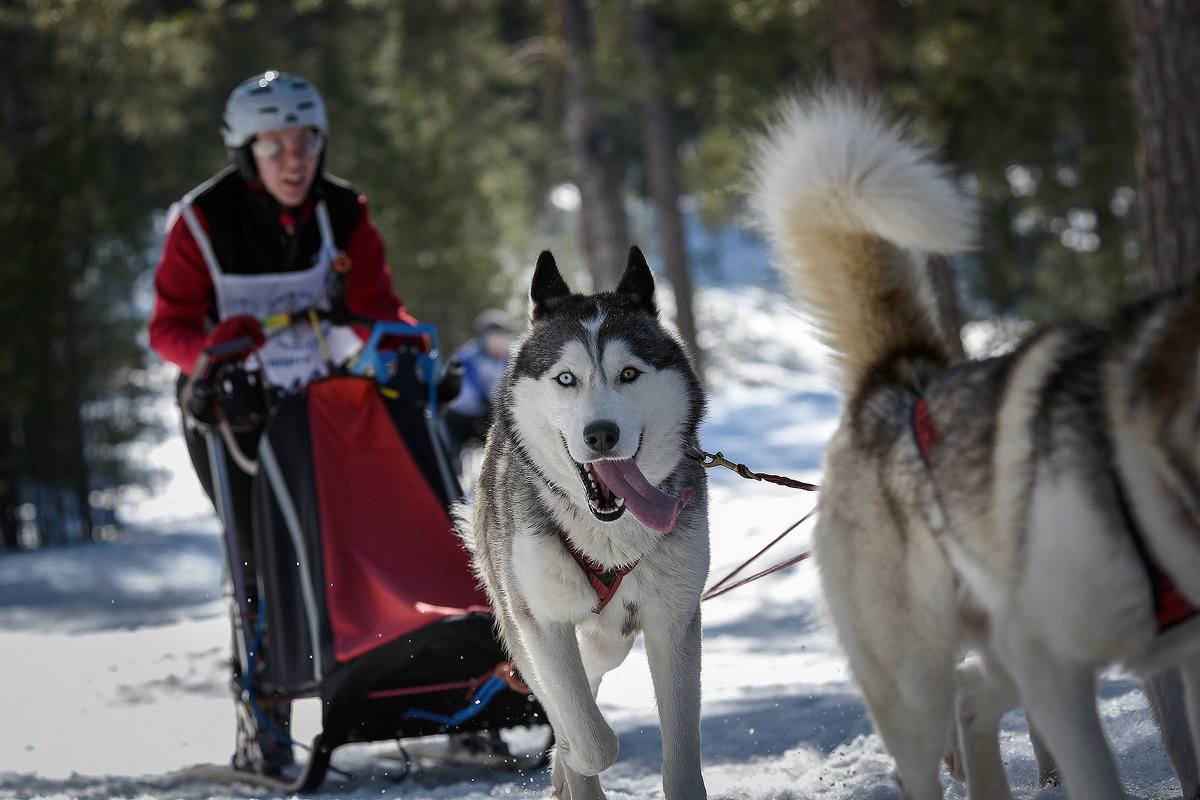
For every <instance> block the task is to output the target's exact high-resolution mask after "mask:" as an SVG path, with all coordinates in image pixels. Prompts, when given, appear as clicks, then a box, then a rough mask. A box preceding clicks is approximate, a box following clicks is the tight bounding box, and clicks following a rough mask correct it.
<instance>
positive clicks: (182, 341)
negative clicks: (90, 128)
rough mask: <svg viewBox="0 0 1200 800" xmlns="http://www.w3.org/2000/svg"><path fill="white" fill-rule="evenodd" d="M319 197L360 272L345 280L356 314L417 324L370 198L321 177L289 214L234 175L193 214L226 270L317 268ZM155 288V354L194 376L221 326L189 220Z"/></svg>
mask: <svg viewBox="0 0 1200 800" xmlns="http://www.w3.org/2000/svg"><path fill="white" fill-rule="evenodd" d="M318 194H319V195H320V196H322V197H324V199H325V202H326V206H327V208H328V209H329V212H330V219H331V222H332V224H333V229H334V239H335V242H336V244H337V246H338V248H339V249H340V250H343V251H344V252H345V253H346V255H347V256H349V258H350V259H351V263H352V265H353V268H352V269H351V271H350V273H349V275H348V276H347V278H346V305H347V307H348V308H349V310H350V311H351V312H352V313H355V314H361V315H363V316H366V317H369V318H371V319H379V320H394V319H400V320H402V321H405V322H409V323H413V322H415V320H414V319H413V318H412V317H411V316H409V315H408V313H407V312H406V311H405V309H404V303H403V301H402V300H401V299H400V297H399V296H397V295H396V293H395V292H394V290H393V289H392V277H391V271H390V270H389V269H388V266H387V263H386V261H385V256H384V247H383V240H382V238H381V237H380V235H379V231H378V230H377V229H376V228H375V226H374V225H373V224H372V223H371V220H370V219H369V217H368V215H367V201H366V198H365V197H363V196H362V195H361V194H359V193H358V192H357V190H355V189H354V188H353V187H351V186H349V185H348V184H346V183H345V182H343V181H340V180H338V179H336V178H331V177H329V176H325V175H320V176H318V177H317V180H316V183H315V184H314V187H313V192H312V194H310V199H309V201H308V202H307V203H306V205H305V206H303V207H301V208H300V209H294V210H291V211H289V210H287V209H283V208H281V207H280V206H279V204H278V203H276V202H275V200H274V199H273V198H272V197H271V196H270V195H269V194H267V193H266V192H265V191H264V190H263V189H262V187H260V186H258V185H257V184H248V183H247V182H246V181H245V180H243V179H242V178H241V177H240V176H239V175H238V173H237V171H236V170H235V169H233V168H229V169H226V170H224V171H223V172H221V173H218V174H217V175H216V176H214V177H213V178H212V179H211V180H210V181H209V182H208V183H206V184H204V185H203V186H202V187H200V188H199V190H198V191H197V192H196V193H195V196H194V198H193V204H192V208H193V210H194V211H195V213H196V217H197V218H198V219H199V221H200V223H201V225H203V226H204V230H205V231H206V232H207V234H208V237H209V240H210V241H211V243H212V246H213V250H214V252H215V254H216V257H217V262H218V263H219V264H220V265H221V269H222V271H224V272H232V273H239V274H251V273H268V272H288V271H292V270H301V269H307V268H308V267H310V266H311V265H312V259H313V256H314V255H315V253H316V251H317V247H318V246H319V244H320V233H319V231H318V230H317V223H316V220H315V217H314V215H313V213H312V207H313V199H312V198H313V197H315V196H317V195H318ZM154 289H155V295H156V300H155V306H154V316H153V317H152V318H151V320H150V347H151V348H152V349H153V350H154V351H155V352H156V353H158V354H159V355H160V356H162V358H163V359H164V360H166V361H170V362H171V363H173V364H175V365H176V366H178V367H179V369H180V370H181V371H183V372H184V373H185V374H187V373H190V372H191V370H192V366H193V365H194V364H195V363H196V358H197V357H198V356H199V355H200V352H201V351H202V350H203V349H204V341H205V337H206V336H207V334H208V330H209V329H210V328H211V327H212V325H213V324H214V323H215V322H216V321H217V319H216V307H215V305H216V300H215V296H214V294H213V285H212V278H211V276H210V275H209V272H208V267H207V266H206V264H205V261H204V257H203V256H202V255H201V253H200V247H199V245H198V244H197V243H196V240H195V239H194V238H193V237H192V234H191V231H190V230H189V229H188V226H187V223H186V222H185V221H184V220H183V219H182V217H180V218H179V219H177V220H176V221H175V223H174V225H173V226H172V227H171V230H170V231H169V232H168V233H167V241H166V244H165V245H164V246H163V252H162V258H161V259H160V260H159V263H158V269H157V271H156V272H155V276H154Z"/></svg>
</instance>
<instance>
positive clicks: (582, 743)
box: [560, 725, 621, 775]
mask: <svg viewBox="0 0 1200 800" xmlns="http://www.w3.org/2000/svg"><path fill="white" fill-rule="evenodd" d="M590 733H591V735H589V736H586V737H580V738H579V739H576V740H573V741H569V742H562V743H560V747H562V753H563V755H564V756H565V758H566V761H567V766H568V767H570V768H571V769H573V770H575V771H576V772H578V773H579V774H580V775H599V774H600V773H601V772H604V770H606V769H608V768H609V767H611V766H612V765H613V763H614V762H615V761H616V760H617V751H618V750H620V748H621V742H620V740H618V739H617V734H615V733H614V732H613V729H612V728H610V727H608V726H607V725H605V726H603V729H602V730H597V731H592V732H590Z"/></svg>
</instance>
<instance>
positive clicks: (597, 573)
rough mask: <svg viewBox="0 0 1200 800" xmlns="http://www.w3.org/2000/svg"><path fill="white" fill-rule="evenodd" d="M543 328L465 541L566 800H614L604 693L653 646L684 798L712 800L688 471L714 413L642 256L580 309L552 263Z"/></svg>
mask: <svg viewBox="0 0 1200 800" xmlns="http://www.w3.org/2000/svg"><path fill="white" fill-rule="evenodd" d="M530 294H531V296H532V300H533V311H532V321H531V327H530V330H529V331H528V333H527V334H526V335H525V337H524V338H523V339H522V340H521V341H520V343H519V344H518V346H517V349H516V351H515V354H514V355H513V358H512V360H511V362H510V366H509V369H508V372H507V374H506V375H505V378H504V380H503V381H502V383H501V385H500V388H499V389H498V394H497V397H496V402H495V408H496V419H495V421H494V422H493V424H492V427H491V429H490V430H489V432H488V436H487V447H486V450H485V453H484V460H483V467H482V471H481V474H480V477H479V482H478V484H477V485H476V490H475V491H476V494H475V500H474V503H473V505H472V507H471V508H470V509H462V510H461V511H460V514H459V523H460V527H461V528H462V534H463V540H464V542H465V544H466V545H467V548H468V549H469V550H470V551H471V553H472V556H473V558H474V562H475V566H476V570H477V571H478V573H479V576H480V578H481V580H482V582H483V584H484V587H485V588H486V589H487V593H488V596H489V598H490V599H491V601H492V606H493V608H494V609H495V613H496V619H497V623H498V625H499V629H500V634H501V638H502V639H503V641H504V643H505V645H506V646H507V648H508V651H509V653H510V654H511V656H512V657H513V660H514V661H515V662H516V664H517V666H518V668H519V669H520V671H521V675H522V677H523V678H524V679H525V680H526V682H527V683H528V684H529V686H530V687H531V688H532V689H533V692H534V694H535V695H536V696H537V698H538V700H539V701H540V702H541V704H542V707H543V708H544V709H545V710H546V713H547V714H548V715H549V717H550V724H551V726H552V727H553V729H554V734H555V739H556V742H555V750H554V765H553V778H552V782H553V785H554V795H555V796H556V797H562V798H569V800H599V799H600V798H603V797H604V792H603V791H602V790H601V788H600V783H599V780H598V779H597V777H596V776H597V775H598V774H599V773H600V772H602V771H603V770H605V769H607V768H608V767H609V766H611V765H612V763H613V762H614V761H615V760H616V757H617V736H616V734H615V733H614V732H613V730H612V728H611V727H609V725H608V723H607V722H605V720H604V718H603V716H602V715H601V713H600V709H599V708H598V707H597V705H596V700H595V697H596V692H597V690H598V689H599V686H600V679H601V678H602V677H603V676H604V674H605V673H606V672H608V671H609V670H611V669H613V668H614V667H616V666H618V665H619V664H620V663H621V662H622V661H624V660H625V657H626V656H627V655H628V654H629V651H630V649H631V648H632V646H633V642H634V639H635V637H636V636H637V634H638V632H639V631H641V632H642V633H643V635H644V639H645V645H646V655H647V657H648V659H649V662H650V674H651V678H652V680H653V683H654V694H655V697H656V699H657V703H658V711H659V719H660V723H661V725H662V738H663V790H664V795H665V797H666V798H667V800H702V799H703V798H705V797H706V794H705V788H704V781H703V779H702V777H701V773H700V595H701V593H702V591H703V588H704V581H705V578H706V577H707V575H708V560H709V545H708V515H707V514H708V512H707V504H708V492H707V483H706V477H705V475H704V469H703V467H701V466H700V464H699V463H698V462H696V461H693V460H691V459H690V458H688V456H687V453H688V452H689V450H691V449H693V448H695V447H697V445H698V440H697V428H698V426H699V424H700V419H701V416H702V414H703V412H704V399H703V394H702V392H701V389H700V383H699V380H698V379H697V377H696V375H695V373H694V372H693V369H692V365H691V362H690V360H689V358H688V357H687V355H686V353H685V351H684V350H683V347H682V346H681V345H680V343H679V341H678V340H677V339H676V338H675V337H674V336H673V335H672V334H670V333H669V332H668V331H667V330H666V329H665V328H664V327H663V326H662V324H661V323H660V322H659V320H658V311H657V308H656V306H655V302H654V279H653V276H652V275H651V272H650V268H649V266H648V265H647V264H646V261H645V258H644V257H643V256H642V254H641V252H640V251H639V250H638V249H637V248H634V249H632V250H631V251H630V254H629V261H628V264H627V265H626V269H625V273H624V275H623V276H622V278H621V281H620V284H619V285H618V287H617V289H616V291H611V292H601V293H598V294H594V295H580V294H574V293H572V292H571V290H570V289H569V288H568V287H567V284H566V282H565V281H564V280H563V278H562V276H561V274H560V273H559V271H558V267H557V265H556V264H555V262H554V258H553V257H552V256H551V255H550V253H548V252H547V253H542V255H541V257H540V258H539V259H538V263H537V267H536V269H535V271H534V276H533V282H532V286H531V290H530Z"/></svg>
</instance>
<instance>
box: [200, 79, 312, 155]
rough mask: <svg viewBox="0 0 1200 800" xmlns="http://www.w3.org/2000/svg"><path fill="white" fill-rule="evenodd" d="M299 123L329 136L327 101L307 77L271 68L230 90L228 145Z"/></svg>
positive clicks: (240, 144) (223, 127) (241, 143)
mask: <svg viewBox="0 0 1200 800" xmlns="http://www.w3.org/2000/svg"><path fill="white" fill-rule="evenodd" d="M295 126H304V127H311V128H316V129H317V131H319V132H320V133H321V135H322V136H328V135H329V120H328V119H327V118H326V116H325V103H324V102H323V101H322V100H321V95H320V93H318V92H317V90H316V88H315V87H314V86H313V85H312V84H311V83H309V82H308V81H306V80H305V79H304V78H301V77H300V76H298V75H289V74H287V73H284V72H275V71H274V70H271V71H268V72H264V73H263V74H261V75H255V76H254V77H253V78H248V79H246V80H245V81H242V82H241V83H240V84H238V86H237V88H235V89H234V90H233V91H232V92H230V93H229V99H228V100H227V101H226V102H225V117H224V119H223V124H222V125H221V133H222V134H223V135H224V137H225V146H226V147H229V148H231V149H237V148H239V147H243V146H244V145H246V144H248V143H249V142H250V140H251V139H253V138H254V137H255V136H257V135H258V134H260V133H262V132H264V131H273V130H277V129H279V128H291V127H295Z"/></svg>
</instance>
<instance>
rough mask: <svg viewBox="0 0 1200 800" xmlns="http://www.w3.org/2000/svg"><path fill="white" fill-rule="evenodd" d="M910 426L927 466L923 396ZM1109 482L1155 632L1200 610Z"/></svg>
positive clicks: (934, 434) (929, 433)
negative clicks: (1148, 597) (1146, 584)
mask: <svg viewBox="0 0 1200 800" xmlns="http://www.w3.org/2000/svg"><path fill="white" fill-rule="evenodd" d="M912 429H913V437H914V438H915V439H916V441H917V447H918V448H920V450H921V457H922V458H923V459H924V460H925V466H927V467H928V466H931V465H932V458H933V450H934V448H935V447H937V445H938V444H939V443H940V442H941V440H942V437H941V435H940V434H939V433H938V429H937V425H936V423H934V421H933V417H932V416H931V415H930V414H929V404H928V403H927V402H926V401H925V398H924V397H922V398H921V399H919V400H917V403H916V405H915V406H913V410H912ZM1113 482H1114V484H1115V487H1116V494H1117V505H1118V507H1119V508H1120V509H1121V516H1122V517H1124V518H1125V527H1126V528H1128V529H1129V532H1130V534H1131V535H1132V537H1133V543H1134V546H1135V547H1136V548H1137V552H1138V556H1140V557H1141V559H1142V565H1143V566H1144V567H1145V568H1146V575H1147V576H1148V577H1149V579H1150V588H1151V591H1152V593H1153V595H1154V619H1155V620H1156V621H1157V623H1158V631H1159V633H1162V632H1163V631H1165V630H1167V629H1168V628H1171V627H1174V626H1175V625H1178V624H1179V623H1181V622H1183V621H1184V620H1186V619H1188V618H1190V617H1192V616H1194V615H1196V614H1197V613H1200V609H1197V608H1196V607H1195V606H1193V605H1192V604H1191V603H1190V602H1188V599H1187V598H1186V597H1184V596H1183V595H1182V594H1180V592H1179V588H1178V587H1177V586H1176V585H1175V583H1174V582H1173V581H1172V580H1171V578H1170V577H1169V576H1168V575H1167V573H1165V572H1163V570H1162V568H1161V567H1159V566H1158V564H1156V563H1155V562H1154V560H1153V558H1152V557H1151V556H1150V551H1149V550H1148V549H1147V548H1146V543H1145V539H1144V537H1143V536H1142V531H1141V528H1139V527H1138V524H1137V521H1136V520H1135V519H1134V516H1133V511H1132V509H1130V507H1129V500H1128V499H1127V498H1126V496H1125V489H1124V487H1123V486H1122V485H1121V481H1120V478H1119V476H1117V474H1116V473H1115V472H1114V473H1113Z"/></svg>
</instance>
